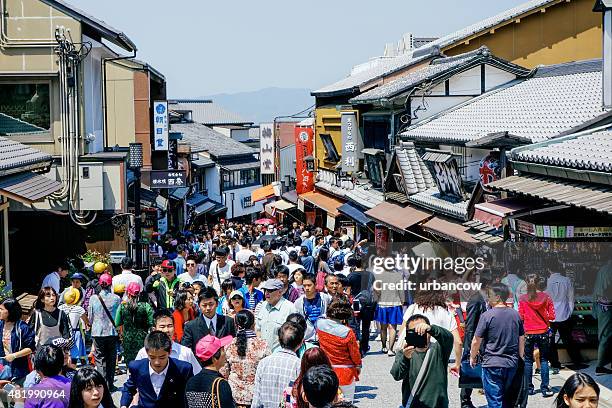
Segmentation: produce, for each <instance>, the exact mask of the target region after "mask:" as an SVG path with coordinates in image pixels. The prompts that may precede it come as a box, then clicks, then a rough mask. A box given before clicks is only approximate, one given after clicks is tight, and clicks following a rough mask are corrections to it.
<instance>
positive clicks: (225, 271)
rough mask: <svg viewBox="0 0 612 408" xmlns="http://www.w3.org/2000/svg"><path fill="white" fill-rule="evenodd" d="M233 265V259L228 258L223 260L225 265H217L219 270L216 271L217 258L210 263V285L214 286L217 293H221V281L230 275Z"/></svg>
mask: <svg viewBox="0 0 612 408" xmlns="http://www.w3.org/2000/svg"><path fill="white" fill-rule="evenodd" d="M233 265H234V261H232V260H229V259H228V260H227V261H225V266H224V267H220V266H219V271H217V266H218V264H217V260H214V261H212V262H211V263H210V268H209V269H208V274H209V276H210V277H211V278H212V286H213V288H215V290H216V291H217V293H218V294H221V283H223V281H224V280H226V279H229V278H231V277H232V266H233Z"/></svg>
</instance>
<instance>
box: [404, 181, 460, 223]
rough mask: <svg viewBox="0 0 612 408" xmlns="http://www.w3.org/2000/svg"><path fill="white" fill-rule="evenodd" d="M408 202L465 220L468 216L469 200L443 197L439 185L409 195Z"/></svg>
mask: <svg viewBox="0 0 612 408" xmlns="http://www.w3.org/2000/svg"><path fill="white" fill-rule="evenodd" d="M408 202H410V203H412V204H415V205H417V206H419V207H421V208H426V209H428V210H431V211H433V212H435V213H436V214H442V215H447V216H449V217H453V218H457V219H459V220H463V221H465V218H466V216H467V205H468V202H467V201H452V200H450V199H447V198H444V197H441V196H440V193H439V191H438V188H437V187H433V188H430V189H428V190H426V191H423V192H421V193H417V194H413V195H411V196H409V197H408Z"/></svg>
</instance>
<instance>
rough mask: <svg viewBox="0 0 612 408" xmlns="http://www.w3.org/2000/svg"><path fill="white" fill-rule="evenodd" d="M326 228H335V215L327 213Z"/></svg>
mask: <svg viewBox="0 0 612 408" xmlns="http://www.w3.org/2000/svg"><path fill="white" fill-rule="evenodd" d="M327 228H329V229H330V230H332V231H333V230H334V229H335V228H336V217H332V216H331V215H329V214H327Z"/></svg>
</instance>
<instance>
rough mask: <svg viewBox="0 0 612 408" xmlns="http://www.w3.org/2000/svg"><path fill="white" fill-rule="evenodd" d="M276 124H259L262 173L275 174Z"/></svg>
mask: <svg viewBox="0 0 612 408" xmlns="http://www.w3.org/2000/svg"><path fill="white" fill-rule="evenodd" d="M274 145H275V143H274V124H273V123H262V124H260V125H259V159H260V161H261V174H274Z"/></svg>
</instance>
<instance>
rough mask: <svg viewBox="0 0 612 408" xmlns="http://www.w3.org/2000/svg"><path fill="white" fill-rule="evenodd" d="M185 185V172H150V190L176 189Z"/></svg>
mask: <svg viewBox="0 0 612 408" xmlns="http://www.w3.org/2000/svg"><path fill="white" fill-rule="evenodd" d="M185 184H187V179H186V177H185V170H152V171H151V187H152V188H176V187H184V186H185Z"/></svg>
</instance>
